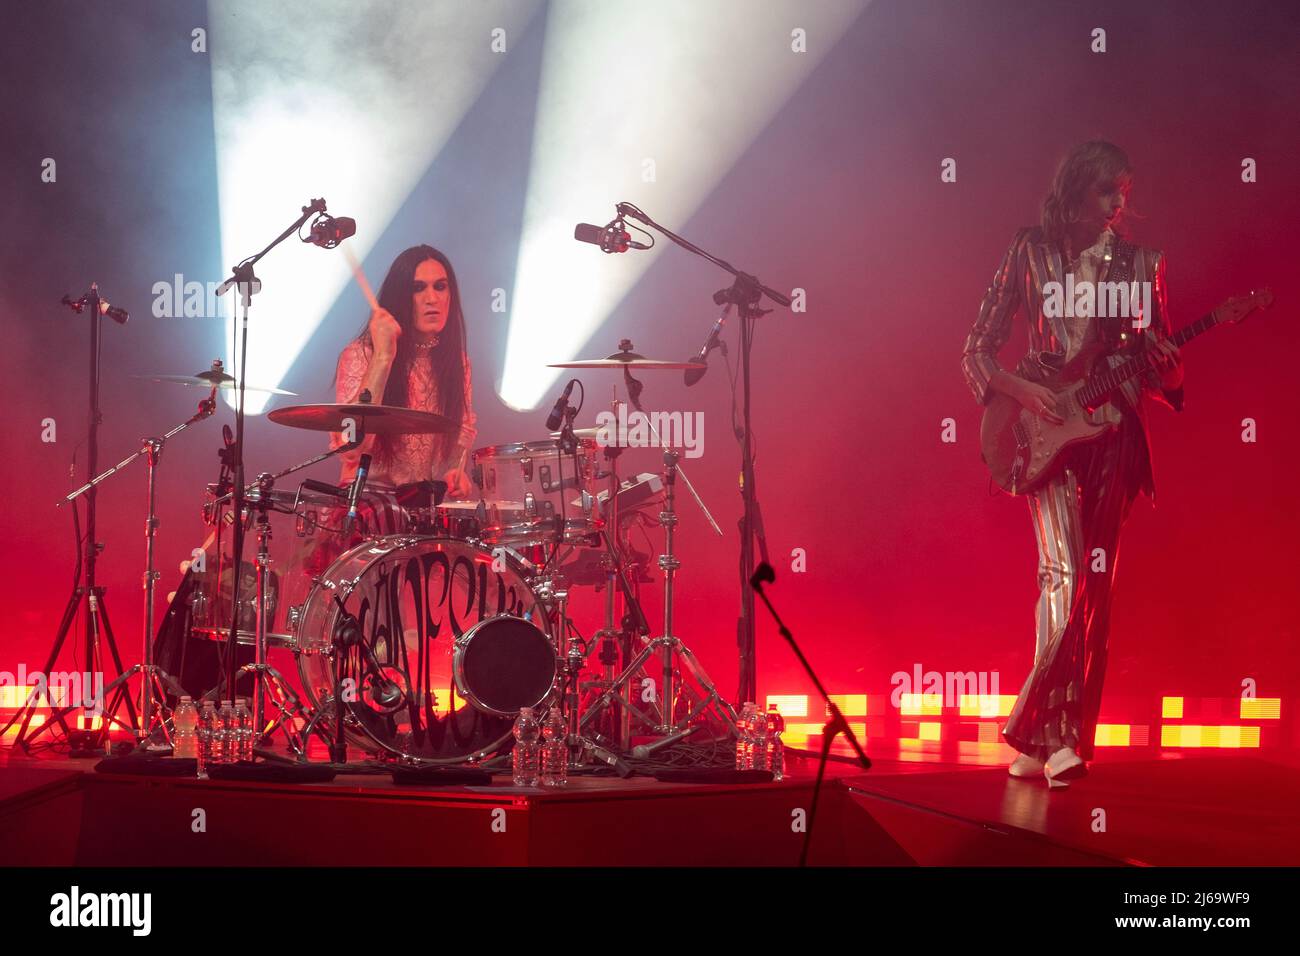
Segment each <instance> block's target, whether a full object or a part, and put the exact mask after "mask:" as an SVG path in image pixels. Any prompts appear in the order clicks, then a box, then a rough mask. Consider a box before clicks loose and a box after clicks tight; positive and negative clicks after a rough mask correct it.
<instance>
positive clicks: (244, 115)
mask: <svg viewBox="0 0 1300 956" xmlns="http://www.w3.org/2000/svg"><path fill="white" fill-rule="evenodd" d="M538 6H539V0H475V2H474V3H472V4H471V3H446V2H441V3H424V2H421V3H401V4H398V3H392V2H387V0H277V2H274V3H267V2H265V0H209V2H208V20H209V27H210V28H209V37H208V48H209V50H210V51H211V56H212V106H213V122H214V125H215V128H216V145H217V180H218V181H217V186H218V194H219V201H220V210H221V255H222V260H223V261H222V268H223V269H224V270H225V273H226V274H228V273H229V269H230V267H231V266H232V265H234V263H235V262H237V261H238V260H240V259H243V258H244V257H246V256H248V255H251V254H252V253H254V252H256V251H257V250H259V249H261V248H262V247H263V246H265V245H266V244H267V243H268V242H270V241H271V239H272V238H274V237H275V236H276V235H278V234H279V233H280V231H281V230H283V229H284V227H285V226H286V225H288V224H289V223H290V222H292V221H293V219H294V218H295V217H296V216H297V214H298V210H299V207H301V206H303V205H305V204H306V203H307V202H308V200H310V199H312V198H314V197H318V196H324V197H325V198H326V200H327V201H328V202H329V208H330V212H331V213H333V214H335V215H340V216H351V217H353V218H355V219H356V221H357V234H356V236H354V237H353V238H352V239H349V240H347V241H348V242H350V243H352V244H353V251H354V252H356V254H357V256H358V257H359V258H364V257H365V255H366V253H367V252H368V251H369V250H370V248H371V247H372V246H373V245H374V243H375V241H376V240H377V239H378V238H379V236H380V235H381V234H382V233H383V230H384V228H385V227H386V226H387V225H388V223H389V221H390V220H391V219H392V218H393V215H394V214H395V213H396V211H397V209H398V207H399V206H400V205H401V203H402V201H403V200H404V199H405V198H406V197H407V196H408V195H409V194H410V192H411V190H412V189H413V188H414V186H415V185H416V183H418V182H419V180H420V178H421V177H422V176H423V175H424V173H425V171H426V170H427V169H428V167H429V165H430V164H431V163H432V162H433V160H434V158H435V157H436V156H437V154H438V152H439V151H440V150H441V149H442V147H443V146H444V145H445V144H446V142H447V139H448V138H449V137H450V136H451V134H452V131H453V130H455V128H456V126H457V125H458V124H459V123H460V121H461V119H462V117H463V116H464V114H465V113H466V111H467V110H468V109H469V108H470V107H471V105H472V104H473V103H474V101H475V100H476V99H477V98H478V96H479V94H480V93H481V92H482V90H483V88H484V86H486V84H487V81H488V79H489V78H490V77H491V75H492V73H493V71H494V70H495V69H496V68H497V67H498V66H499V65H500V64H501V63H502V62H503V61H504V59H505V57H506V56H508V55H509V50H510V47H511V45H512V44H514V43H516V42H517V41H518V38H519V37H520V36H521V35H522V33H523V30H524V28H525V27H526V26H527V23H528V21H529V19H531V17H532V16H533V14H534V13H535V12H536V10H537V9H538ZM498 29H499V30H504V31H505V32H504V35H502V34H494V31H496V30H498ZM502 41H504V43H505V52H500V48H501V43H502ZM494 45H495V47H496V49H494ZM411 240H412V244H414V243H415V242H416V241H417V240H418V241H426V240H427V237H422V236H412V237H411ZM258 275H259V278H261V279H262V281H263V282H264V284H265V291H264V292H263V293H262V294H260V295H258V296H257V297H256V298H255V299H254V300H253V309H252V312H251V320H250V333H249V340H248V341H249V346H248V375H247V378H248V381H249V383H250V384H252V385H278V384H279V383H280V382H281V380H282V379H283V377H284V374H285V373H286V372H287V371H288V369H289V367H290V366H291V365H292V363H293V361H294V359H295V358H296V357H297V355H298V353H299V352H300V351H301V349H302V347H303V345H304V344H305V343H306V342H307V340H308V339H309V338H310V337H311V335H312V334H313V333H314V332H315V330H316V327H317V326H318V325H319V323H320V321H321V319H322V318H323V317H324V315H325V314H326V312H328V311H329V309H330V307H331V306H332V305H333V303H334V301H335V299H336V298H337V297H338V295H339V293H340V291H341V290H342V289H343V287H344V285H345V284H346V283H347V282H348V281H349V272H348V268H347V265H346V263H345V262H344V260H343V257H342V255H341V254H339V253H337V252H328V251H325V250H322V249H318V248H315V247H312V246H304V245H303V244H301V243H299V242H297V241H296V240H294V239H289V240H287V241H286V242H285V243H284V244H283V245H281V246H280V247H279V248H277V249H276V250H275V252H273V253H272V254H271V255H270V256H269V257H268V258H267V260H266V261H265V262H264V263H263V264H262V265H261V266H260V267H259V270H258ZM382 278H383V277H382V276H372V277H371V280H372V282H374V283H375V284H376V286H377V285H378V283H379V281H380V280H381V279H382ZM228 298H229V299H233V298H234V296H233V295H232V296H230V297H228ZM223 308H225V309H226V310H227V329H226V331H227V336H226V338H227V341H228V342H229V340H230V332H231V325H230V322H231V318H230V314H229V313H230V309H231V306H230V305H226V306H223ZM233 358H234V357H233V356H232V357H231V360H232V364H233ZM332 371H333V370H332V369H331V370H330V371H329V373H323V374H322V379H323V380H324V381H328V378H329V374H330V373H332ZM224 394H225V395H226V396H227V398H228V399H230V398H231V396H232V395H233V393H231V392H226V393H224ZM265 404H266V400H265V398H264V397H263V396H261V395H260V394H259V395H257V397H255V396H254V393H249V395H248V397H247V408H248V411H249V412H250V413H253V414H257V413H260V412H261V411H262V410H263V409H264V407H265Z"/></svg>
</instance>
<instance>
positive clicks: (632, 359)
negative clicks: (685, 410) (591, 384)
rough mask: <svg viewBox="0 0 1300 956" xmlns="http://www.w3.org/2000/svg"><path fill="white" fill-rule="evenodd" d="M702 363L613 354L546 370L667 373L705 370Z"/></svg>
mask: <svg viewBox="0 0 1300 956" xmlns="http://www.w3.org/2000/svg"><path fill="white" fill-rule="evenodd" d="M707 367H708V366H706V365H705V364H704V363H703V362H669V361H664V360H663V359H648V358H646V357H645V356H644V355H637V354H636V353H635V352H615V353H614V354H613V355H611V356H609V357H608V358H603V359H577V360H576V361H573V362H556V363H554V364H552V365H548V366H547V368H621V369H637V370H638V371H642V372H647V371H654V370H656V369H659V370H663V371H669V370H671V369H691V368H707Z"/></svg>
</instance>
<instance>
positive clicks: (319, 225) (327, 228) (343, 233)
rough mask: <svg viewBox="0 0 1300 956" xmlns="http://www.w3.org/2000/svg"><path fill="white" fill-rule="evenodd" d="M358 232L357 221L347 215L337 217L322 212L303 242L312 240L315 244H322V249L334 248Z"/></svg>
mask: <svg viewBox="0 0 1300 956" xmlns="http://www.w3.org/2000/svg"><path fill="white" fill-rule="evenodd" d="M356 234H357V221H356V220H355V219H350V218H349V217H347V216H340V217H338V218H337V219H335V218H334V217H333V216H331V215H328V214H326V213H321V214H320V216H319V217H317V219H316V221H315V222H313V223H312V224H311V235H309V236H308V237H307V238H306V239H304V240H303V242H310V243H311V244H312V245H313V246H320V247H321V248H322V249H333V248H334V247H335V246H337V245H338V244H339V243H340V242H342V241H343V240H344V239H347V238H349V237H350V236H355V235H356Z"/></svg>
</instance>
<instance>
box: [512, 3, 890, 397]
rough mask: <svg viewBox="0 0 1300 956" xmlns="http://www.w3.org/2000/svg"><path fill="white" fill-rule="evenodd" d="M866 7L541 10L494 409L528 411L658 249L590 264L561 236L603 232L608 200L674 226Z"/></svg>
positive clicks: (595, 257)
mask: <svg viewBox="0 0 1300 956" xmlns="http://www.w3.org/2000/svg"><path fill="white" fill-rule="evenodd" d="M867 2H868V0H824V2H819V3H808V2H807V0H766V2H763V3H754V2H753V0H712V2H709V3H700V2H699V0H657V2H655V3H645V4H630V3H628V4H624V3H607V2H600V0H553V2H552V3H551V6H550V12H549V15H548V21H547V27H546V45H545V51H544V59H543V61H542V77H541V90H540V93H539V97H538V104H537V120H536V127H537V128H536V131H535V134H534V140H533V155H532V165H531V171H530V176H529V182H528V196H527V199H526V204H525V208H524V230H523V237H522V241H521V244H520V251H519V261H518V263H517V264H516V269H515V287H514V307H513V308H512V309H511V325H510V332H509V335H508V338H507V344H506V359H505V368H504V370H503V372H502V376H501V381H500V383H499V385H498V391H499V392H500V395H501V398H502V400H503V401H504V402H506V403H507V404H508V405H510V406H512V407H514V408H516V409H521V410H523V409H530V408H534V407H536V406H537V404H538V403H539V402H540V401H541V398H542V396H543V394H544V393H545V392H546V390H547V389H548V388H549V387H550V385H551V384H552V383H553V382H554V381H555V379H556V377H557V370H556V369H549V368H546V365H547V363H550V362H564V361H568V360H570V359H572V358H574V357H575V350H576V349H578V348H580V347H581V346H582V344H583V343H584V342H586V341H587V339H588V338H589V337H590V335H591V333H592V332H593V331H594V330H595V329H596V328H597V326H599V324H600V323H601V322H603V321H604V319H605V317H606V316H607V315H608V314H609V312H610V310H611V309H613V308H614V306H615V305H617V304H618V302H619V300H620V299H622V298H623V296H624V295H625V294H626V293H627V291H628V290H629V289H630V288H631V287H632V285H633V283H634V282H635V281H636V280H637V278H638V277H639V276H640V275H641V273H642V272H644V271H645V270H646V269H647V268H648V267H649V266H650V264H651V263H652V262H653V261H654V257H655V256H656V255H658V254H659V253H660V252H661V251H662V250H663V248H664V247H665V246H667V245H669V243H667V242H666V241H663V240H660V241H659V243H658V244H657V245H656V247H655V249H654V250H653V251H651V252H648V253H647V252H630V253H628V254H626V255H617V256H606V255H603V254H602V253H601V252H600V251H599V250H597V249H596V248H595V247H594V246H590V245H586V244H583V243H578V242H575V241H574V239H573V226H574V224H575V223H578V222H594V223H596V224H598V225H599V224H603V223H605V222H606V221H608V220H610V219H612V218H613V207H614V203H615V202H616V201H618V200H627V201H629V202H634V203H636V204H637V205H639V206H641V207H642V208H643V209H645V210H646V212H648V213H649V214H650V215H651V216H653V217H654V218H655V219H656V220H658V221H659V222H662V223H664V224H665V225H670V226H671V225H674V224H681V223H683V222H684V221H685V220H686V219H687V218H689V216H690V214H691V213H692V212H693V211H694V210H695V209H696V207H697V206H698V205H699V204H700V202H701V200H703V198H704V197H705V196H706V195H707V194H708V192H709V190H711V189H712V188H713V187H714V186H715V185H717V183H718V181H719V180H720V179H721V178H722V176H723V175H724V174H725V173H726V171H727V170H728V169H730V168H731V166H732V165H733V164H734V163H735V161H736V159H737V158H738V157H739V156H740V154H741V153H742V152H743V151H744V150H745V149H746V147H748V146H749V144H750V143H751V142H753V140H754V138H755V137H756V136H757V135H758V133H759V132H760V131H761V130H762V129H763V127H764V126H765V125H766V124H767V123H768V122H769V121H770V120H771V118H772V116H773V115H775V114H776V112H777V111H778V110H779V109H780V108H781V106H782V105H783V104H784V103H785V102H786V101H787V100H788V99H789V98H790V96H791V94H793V93H794V91H795V90H796V89H797V88H798V87H799V85H800V84H801V83H802V82H803V81H804V79H806V78H807V76H808V75H809V73H811V72H812V70H813V68H814V67H815V66H816V65H817V63H818V61H819V60H820V59H821V58H822V57H823V56H824V55H825V54H826V53H827V52H828V51H829V50H830V49H831V47H833V46H834V45H835V42H836V41H837V40H838V39H839V38H840V36H841V35H842V34H843V33H844V31H845V30H846V29H847V28H848V26H849V24H850V23H852V22H853V20H854V19H855V18H856V17H857V16H858V15H859V14H860V13H861V12H862V10H863V9H865V7H866V5H867ZM800 30H801V31H803V33H802V41H803V43H804V52H799V51H798V49H797V48H798V47H799V45H800V39H801V37H800V35H799V34H797V33H796V31H800ZM650 162H652V163H653V174H654V181H653V182H647V181H646V180H645V176H646V174H647V170H648V169H649V166H648V163H650ZM561 289H562V290H564V292H563V295H562V296H559V295H557V290H561ZM610 351H612V348H611V349H610Z"/></svg>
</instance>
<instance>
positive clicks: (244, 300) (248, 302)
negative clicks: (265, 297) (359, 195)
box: [217, 199, 325, 737]
mask: <svg viewBox="0 0 1300 956" xmlns="http://www.w3.org/2000/svg"><path fill="white" fill-rule="evenodd" d="M324 211H325V200H324V199H313V200H312V201H311V202H310V203H309V204H308V205H306V206H303V207H302V215H300V216H299V217H298V218H297V219H296V220H295V221H294V223H293V225H291V226H289V228H287V229H285V230H284V232H282V233H280V235H279V236H277V237H276V238H275V239H274V240H272V242H271V244H270V245H269V246H267V247H266V248H265V249H263V250H262V251H261V252H259V253H256V254H255V255H252V256H249V257H248V258H247V259H245V260H244V261H243V262H240V263H239V264H238V265H236V266H235V267H234V269H233V270H232V272H231V276H230V278H228V279H227V280H226V281H225V282H223V283H222V284H221V285H220V286H218V288H217V295H225V294H226V293H227V292H229V291H230V290H231V289H232V288H234V287H236V286H238V288H239V302H240V305H241V306H242V307H243V309H242V316H241V317H240V320H239V321H237V322H236V323H235V324H236V328H238V329H239V332H240V339H241V342H240V352H239V359H238V363H237V365H236V368H235V375H236V377H237V379H238V382H239V387H238V392H239V394H238V398H237V399H236V402H235V444H234V445H233V446H232V449H231V450H232V452H233V455H232V457H233V459H234V461H233V463H232V467H233V469H234V473H235V475H234V495H233V499H234V500H233V504H232V508H233V511H234V515H235V528H234V536H233V538H232V540H231V545H230V547H231V551H232V553H233V558H232V571H233V573H234V577H233V578H232V580H233V581H234V591H233V597H232V602H233V609H234V610H236V611H237V609H238V602H239V584H240V575H241V574H243V570H244V568H243V563H244V490H245V489H244V384H245V379H246V378H247V377H248V311H249V308H250V307H251V306H252V302H253V296H254V295H256V294H257V293H258V292H260V291H261V288H262V283H261V281H260V280H259V279H258V278H257V276H256V274H255V273H254V272H253V267H254V266H255V265H257V263H259V262H260V261H261V260H262V257H263V256H265V255H266V254H267V253H268V252H270V251H271V250H272V249H274V248H275V247H276V246H278V245H279V244H280V243H282V242H284V240H286V239H288V238H289V237H290V236H292V235H294V234H295V233H297V232H298V230H300V229H301V228H302V227H303V224H304V223H305V222H306V221H307V220H308V219H310V218H311V217H312V216H314V215H316V214H317V213H321V212H324ZM238 630H239V614H238V613H233V614H232V615H231V620H230V632H229V634H228V635H227V637H226V655H225V662H224V663H225V672H226V687H227V688H229V693H230V695H231V696H232V697H233V696H234V695H235V693H236V692H237V690H238V688H237V687H236V686H235V646H236V641H237V633H238ZM264 729H265V728H264V727H256V728H255V729H254V733H255V734H257V735H258V737H261V735H262V731H263V730H264Z"/></svg>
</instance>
